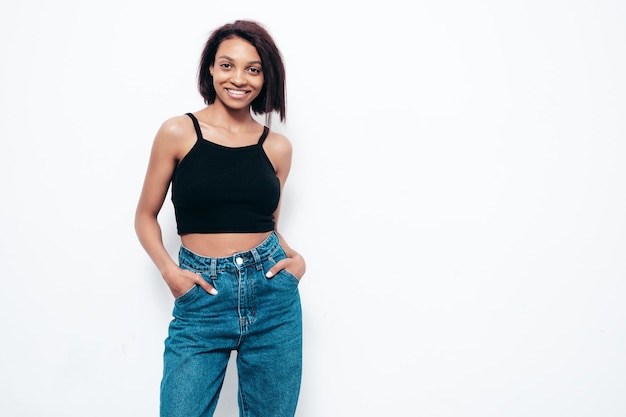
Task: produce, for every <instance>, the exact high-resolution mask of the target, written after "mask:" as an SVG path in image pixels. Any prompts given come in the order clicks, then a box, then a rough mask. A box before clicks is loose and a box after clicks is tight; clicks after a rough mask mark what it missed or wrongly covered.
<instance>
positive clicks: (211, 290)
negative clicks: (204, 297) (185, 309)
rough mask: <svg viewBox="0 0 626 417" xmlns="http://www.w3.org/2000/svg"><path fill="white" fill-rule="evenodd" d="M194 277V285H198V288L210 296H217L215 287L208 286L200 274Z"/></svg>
mask: <svg viewBox="0 0 626 417" xmlns="http://www.w3.org/2000/svg"><path fill="white" fill-rule="evenodd" d="M194 275H196V279H195V280H194V281H195V283H196V284H198V285H199V286H200V287H202V288H203V289H204V291H206V292H208V293H209V294H211V295H216V294H217V290H216V289H215V287H214V286H212V285H211V284H209V283H208V282H206V280H205V279H204V278H202V275H200V274H194Z"/></svg>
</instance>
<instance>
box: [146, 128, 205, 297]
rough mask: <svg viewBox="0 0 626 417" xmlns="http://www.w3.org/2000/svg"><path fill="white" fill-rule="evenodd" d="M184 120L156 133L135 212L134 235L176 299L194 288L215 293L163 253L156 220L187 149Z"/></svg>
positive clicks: (166, 253)
mask: <svg viewBox="0 0 626 417" xmlns="http://www.w3.org/2000/svg"><path fill="white" fill-rule="evenodd" d="M183 120H184V119H181V117H178V118H172V119H169V120H167V121H166V122H165V123H163V125H162V126H161V128H160V129H159V131H158V132H157V135H156V137H155V139H154V143H153V145H152V150H151V153H150V160H149V162H148V169H147V171H146V176H145V179H144V184H143V188H142V190H141V195H140V197H139V203H138V204H137V209H136V211H135V231H136V233H137V237H138V238H139V242H140V243H141V245H142V246H143V248H144V249H145V251H146V252H147V253H148V256H150V259H152V262H154V264H155V265H156V267H157V268H158V269H159V272H160V273H161V275H162V276H163V279H164V280H165V281H166V283H167V285H168V286H169V287H170V290H171V292H172V294H173V295H174V296H175V297H178V296H180V295H181V294H183V293H185V292H186V291H187V290H189V289H190V288H191V287H192V286H193V285H194V284H198V285H200V286H202V287H203V288H204V289H205V290H206V291H207V292H209V293H211V294H214V293H215V290H214V289H213V287H211V285H210V284H208V283H207V282H206V281H205V280H204V279H202V277H200V276H199V275H198V274H195V273H193V272H190V271H186V270H182V269H181V268H179V266H178V265H177V264H176V263H175V262H174V260H173V259H172V258H171V256H170V255H169V253H168V252H167V250H166V249H165V246H164V244H163V236H162V232H161V227H160V225H159V223H158V220H157V217H158V214H159V212H160V211H161V208H162V207H163V202H164V201H165V197H166V195H167V191H168V189H169V186H170V180H171V178H172V174H173V172H174V169H175V168H176V164H177V163H178V160H179V159H180V158H181V157H182V155H184V153H186V152H187V151H188V148H189V144H188V140H187V137H188V136H187V135H186V132H187V126H185V124H184V122H183Z"/></svg>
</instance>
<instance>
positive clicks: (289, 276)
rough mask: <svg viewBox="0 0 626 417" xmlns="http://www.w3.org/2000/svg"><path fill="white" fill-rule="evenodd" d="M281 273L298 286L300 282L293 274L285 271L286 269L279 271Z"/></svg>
mask: <svg viewBox="0 0 626 417" xmlns="http://www.w3.org/2000/svg"><path fill="white" fill-rule="evenodd" d="M280 273H283V274H285V275H286V276H287V278H289V279H290V280H292V281H294V282H295V283H296V285H297V284H300V280H299V279H298V277H296V276H295V275H294V274H292V273H291V272H289V271H287V270H286V269H281V271H280V272H279V274H280Z"/></svg>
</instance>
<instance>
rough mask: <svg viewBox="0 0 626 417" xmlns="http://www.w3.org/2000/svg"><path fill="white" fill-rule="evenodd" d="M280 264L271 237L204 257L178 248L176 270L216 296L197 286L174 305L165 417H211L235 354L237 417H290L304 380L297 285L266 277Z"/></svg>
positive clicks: (285, 275) (286, 276) (284, 275)
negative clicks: (197, 277) (224, 253)
mask: <svg viewBox="0 0 626 417" xmlns="http://www.w3.org/2000/svg"><path fill="white" fill-rule="evenodd" d="M284 258H285V252H284V250H283V248H282V247H281V245H280V243H279V240H278V237H277V236H276V234H275V233H272V234H271V235H270V236H268V237H267V239H265V240H264V241H263V242H262V243H261V244H260V245H259V246H257V247H256V248H254V249H251V250H249V251H247V252H242V253H235V254H233V255H232V256H229V257H226V258H207V257H203V256H200V255H197V254H195V253H193V252H191V251H190V250H188V249H186V248H185V247H182V246H181V249H180V252H179V265H180V267H181V268H183V269H188V270H190V271H193V272H197V273H200V274H201V275H202V277H203V278H204V279H205V280H207V281H208V282H209V283H211V284H212V285H213V286H214V287H215V288H216V289H217V290H218V293H217V295H210V294H208V293H207V292H206V291H205V290H204V289H203V288H201V287H200V286H198V285H196V286H194V287H193V288H191V289H190V290H189V291H188V292H186V293H185V294H183V295H181V296H180V297H178V298H177V299H176V300H175V302H174V310H173V316H174V318H173V320H172V321H171V323H170V326H169V333H168V337H167V339H166V340H165V352H164V369H163V380H162V382H161V416H162V417H210V416H212V415H213V413H214V411H215V408H216V406H217V401H218V398H219V394H220V390H221V387H222V383H223V381H224V376H225V374H226V367H227V365H228V361H229V358H230V354H231V352H232V351H233V350H235V351H237V374H238V378H239V413H240V416H241V417H293V416H294V414H295V410H296V404H297V402H298V396H299V392H300V381H301V375H302V313H301V307H300V295H299V292H298V279H297V278H296V277H295V276H294V275H292V274H291V273H289V272H288V271H287V270H282V271H281V272H280V273H278V274H276V275H275V276H274V277H272V278H266V277H265V273H266V272H267V271H268V270H269V269H270V267H272V266H273V265H274V264H275V263H276V262H278V261H279V260H281V259H284Z"/></svg>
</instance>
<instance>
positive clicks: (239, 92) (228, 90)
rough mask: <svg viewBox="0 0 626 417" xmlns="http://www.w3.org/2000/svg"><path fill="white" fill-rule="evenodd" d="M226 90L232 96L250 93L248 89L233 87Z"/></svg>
mask: <svg viewBox="0 0 626 417" xmlns="http://www.w3.org/2000/svg"><path fill="white" fill-rule="evenodd" d="M226 91H227V92H228V94H230V95H231V96H238V97H243V96H245V95H246V94H248V91H246V90H233V89H232V88H227V89H226Z"/></svg>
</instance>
